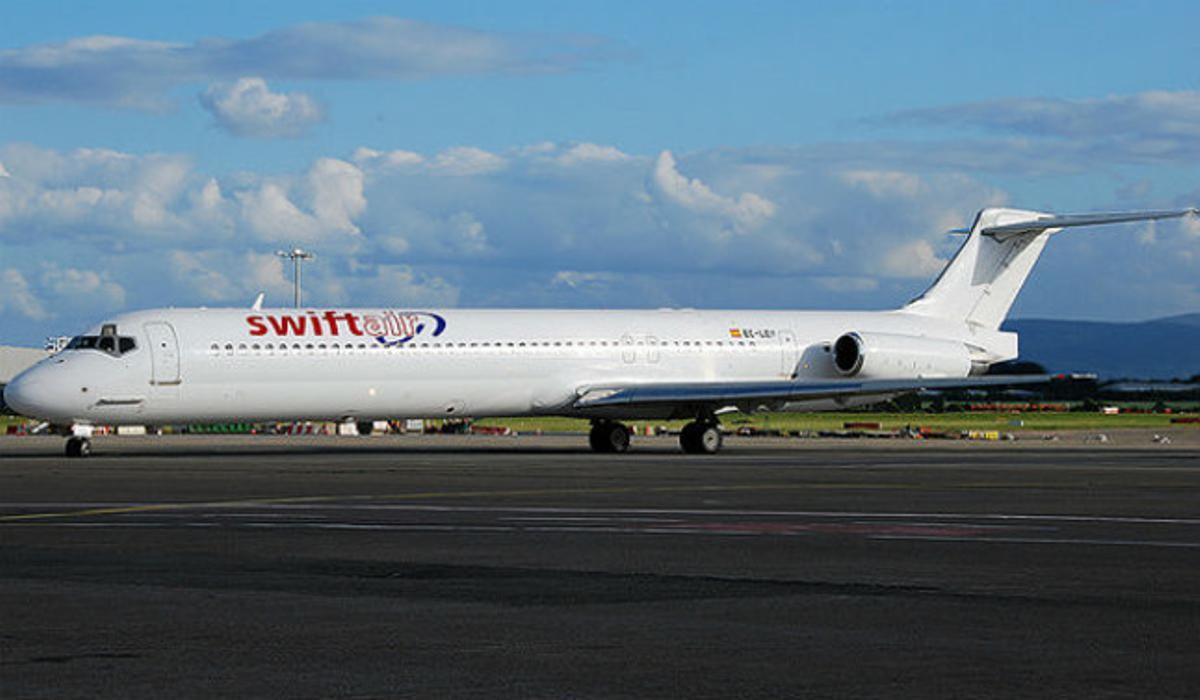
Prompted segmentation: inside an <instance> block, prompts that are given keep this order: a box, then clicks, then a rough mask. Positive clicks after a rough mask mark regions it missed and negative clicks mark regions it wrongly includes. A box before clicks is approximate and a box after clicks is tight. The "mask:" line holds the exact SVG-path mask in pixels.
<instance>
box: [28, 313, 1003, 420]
mask: <svg viewBox="0 0 1200 700" xmlns="http://www.w3.org/2000/svg"><path fill="white" fill-rule="evenodd" d="M106 326H107V327H109V328H110V329H111V332H115V334H116V335H117V336H120V337H129V338H133V339H134V341H135V347H134V349H132V350H131V351H129V352H125V353H122V354H116V353H108V352H102V351H100V350H98V349H94V348H91V349H86V350H83V351H75V350H68V351H64V352H61V353H59V354H58V355H56V356H54V357H52V358H49V359H47V360H45V361H44V363H43V364H45V365H46V366H48V367H50V366H53V367H55V370H56V371H54V372H53V373H51V372H44V373H42V374H43V376H42V377H41V378H39V377H38V376H37V375H35V374H32V373H31V375H30V376H29V377H27V378H26V380H25V381H24V383H23V385H22V386H23V390H24V391H33V390H35V389H36V390H37V391H38V395H39V396H43V397H44V396H53V397H58V398H56V399H55V401H54V402H53V404H52V405H47V403H46V401H45V400H44V399H43V400H42V401H41V403H40V404H39V409H40V413H41V415H39V416H38V417H40V418H45V419H47V420H51V421H53V422H55V423H60V424H73V423H80V422H84V423H122V422H129V423H171V422H205V421H221V420H229V419H230V418H234V417H236V418H237V419H240V420H262V421H266V420H343V419H359V420H365V419H375V418H385V417H450V416H454V417H457V416H473V417H484V416H520V415H573V416H582V417H588V416H589V415H594V413H589V412H588V411H587V410H580V409H577V408H574V407H573V405H574V401H575V399H577V398H578V397H579V396H580V395H581V394H582V393H583V392H585V391H586V390H587V389H588V388H590V387H594V386H605V385H637V384H642V383H647V382H662V381H689V382H730V381H754V380H781V379H789V378H796V379H822V378H835V377H837V376H838V374H837V372H836V371H835V368H834V367H833V360H832V355H831V352H830V346H831V344H832V343H833V341H834V340H835V339H836V338H838V337H839V336H840V335H842V334H845V333H847V332H852V331H854V332H864V331H865V332H874V333H889V334H904V335H909V336H931V337H937V338H948V339H958V340H962V341H963V342H972V341H974V342H975V343H976V344H977V345H980V346H986V344H987V343H992V344H993V345H994V344H995V339H994V337H993V336H1000V335H1006V334H998V333H995V332H989V333H988V336H989V337H988V338H986V339H982V340H981V339H979V338H976V337H975V336H976V334H977V333H979V331H976V332H972V330H971V329H970V328H969V327H968V326H967V325H966V324H963V323H956V322H950V321H944V320H940V319H935V318H928V317H921V316H916V315H912V314H906V313H904V312H900V311H889V312H834V313H830V312H792V311H736V310H733V311H694V310H658V311H575V310H570V311H566V310H561V311H560V310H550V311H544V310H458V309H447V310H434V311H409V310H388V309H313V310H297V309H265V310H248V309H155V310H150V311H141V312H136V313H130V314H124V315H121V316H118V317H116V318H113V319H111V320H108V321H106V322H104V323H103V324H100V325H98V326H97V327H95V328H94V329H92V330H91V331H89V332H88V334H86V336H85V337H99V336H100V334H101V333H102V332H103V330H104V328H105V327H106ZM984 341H986V343H985V342H984ZM1013 354H1015V352H1014V353H1013ZM991 359H992V360H994V359H996V358H991ZM968 373H969V367H966V368H964V371H963V372H961V374H958V375H957V376H966V375H967V374H968ZM918 374H919V372H918ZM936 376H948V375H946V374H945V372H942V373H940V374H938V375H936ZM50 381H53V382H55V383H56V384H57V386H54V387H44V386H43V387H38V386H36V385H37V384H38V383H39V382H50ZM47 389H49V390H47ZM15 399H16V402H17V403H19V402H20V396H19V395H18V396H16V397H15ZM850 403H853V402H847V401H843V402H842V404H841V405H849V404H850ZM832 405H833V404H831V403H830V402H828V401H821V402H801V403H797V404H794V405H790V406H789V408H793V409H800V408H820V407H823V406H832ZM634 414H635V415H626V416H625V417H629V418H634V417H666V416H668V415H670V411H669V410H665V409H660V408H642V409H639V410H638V411H635V412H634Z"/></svg>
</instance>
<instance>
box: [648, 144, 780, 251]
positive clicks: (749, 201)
mask: <svg viewBox="0 0 1200 700" xmlns="http://www.w3.org/2000/svg"><path fill="white" fill-rule="evenodd" d="M652 178H653V179H652V182H653V185H654V188H655V190H656V191H657V192H658V193H660V194H661V195H662V196H663V198H664V199H666V200H668V201H670V202H673V203H674V204H677V205H679V206H681V207H683V208H684V209H687V210H689V211H693V212H697V213H701V214H714V215H717V216H721V217H724V218H725V219H727V220H728V222H729V223H730V224H731V227H732V229H733V230H734V231H735V232H736V233H746V232H748V231H751V230H754V229H755V228H758V227H759V226H761V225H762V224H763V223H764V222H766V221H767V220H768V219H770V218H771V217H772V216H774V215H775V209H776V207H775V204H774V203H773V202H771V201H770V200H768V199H766V198H765V197H761V196H759V195H757V194H755V193H753V192H745V193H743V194H741V195H740V196H738V197H736V198H734V197H724V196H721V195H719V194H717V193H715V192H713V191H712V189H710V188H709V186H708V185H706V184H704V183H703V182H701V181H700V180H699V179H695V178H688V177H686V176H684V175H683V174H682V173H680V172H679V168H678V166H677V164H676V162H675V156H673V155H672V154H671V152H670V151H663V152H662V153H660V154H659V155H658V159H657V160H656V161H655V163H654V174H653V176H652Z"/></svg>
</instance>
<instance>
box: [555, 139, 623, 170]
mask: <svg viewBox="0 0 1200 700" xmlns="http://www.w3.org/2000/svg"><path fill="white" fill-rule="evenodd" d="M629 158H630V156H629V155H627V154H625V153H622V152H621V150H620V149H619V148H616V147H614V146H601V145H599V144H595V143H577V144H575V145H574V146H571V147H570V148H568V149H567V150H565V151H563V152H562V153H561V154H559V156H558V157H557V158H555V160H556V161H558V163H559V164H561V165H579V164H583V163H594V162H609V163H619V162H621V161H626V160H629Z"/></svg>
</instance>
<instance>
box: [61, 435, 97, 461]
mask: <svg viewBox="0 0 1200 700" xmlns="http://www.w3.org/2000/svg"><path fill="white" fill-rule="evenodd" d="M91 454H92V441H91V440H88V439H87V438H85V437H73V438H70V439H69V440H67V456H68V457H87V456H89V455H91Z"/></svg>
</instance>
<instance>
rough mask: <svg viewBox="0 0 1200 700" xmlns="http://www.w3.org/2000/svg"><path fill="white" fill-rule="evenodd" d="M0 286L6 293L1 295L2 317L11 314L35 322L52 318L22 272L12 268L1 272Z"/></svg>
mask: <svg viewBox="0 0 1200 700" xmlns="http://www.w3.org/2000/svg"><path fill="white" fill-rule="evenodd" d="M0 285H2V286H3V288H4V293H3V294H0V315H4V314H5V313H9V312H11V313H15V314H19V315H21V316H23V317H25V318H27V319H30V320H33V321H40V320H43V319H46V318H49V317H50V314H49V313H48V312H47V311H46V306H45V304H43V303H42V301H41V300H40V299H38V298H37V296H35V295H34V293H33V290H32V289H30V286H29V280H27V279H25V275H23V274H21V271H20V270H15V269H13V268H11V267H10V268H5V269H4V270H0Z"/></svg>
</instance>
